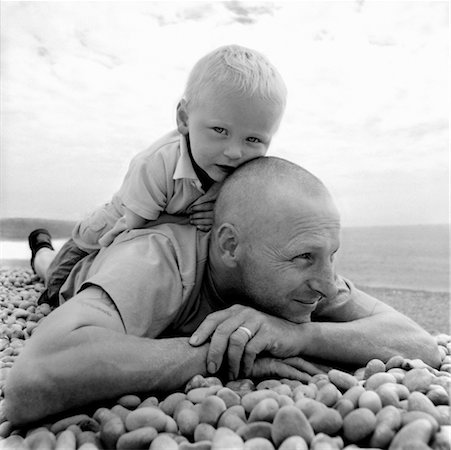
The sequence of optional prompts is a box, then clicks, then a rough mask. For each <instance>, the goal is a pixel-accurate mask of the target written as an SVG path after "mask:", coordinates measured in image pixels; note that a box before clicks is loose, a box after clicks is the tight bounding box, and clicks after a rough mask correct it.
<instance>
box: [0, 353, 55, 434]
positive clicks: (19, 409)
mask: <svg viewBox="0 0 451 450" xmlns="http://www.w3.org/2000/svg"><path fill="white" fill-rule="evenodd" d="M17 362H18V363H19V364H15V365H14V367H13V368H12V369H11V370H10V372H9V375H8V378H7V379H6V384H5V391H4V394H5V400H4V407H5V414H6V418H7V419H8V420H9V421H10V422H11V423H12V424H13V425H14V426H20V425H23V424H26V423H30V422H33V421H36V420H39V419H41V418H43V417H45V415H46V413H45V392H46V391H48V388H47V387H46V386H45V385H44V383H43V381H45V374H44V373H42V371H41V370H39V368H38V366H33V367H31V366H30V365H29V364H27V366H29V367H27V368H25V367H24V366H23V364H21V361H19V360H18V361H17ZM40 380H41V381H40Z"/></svg>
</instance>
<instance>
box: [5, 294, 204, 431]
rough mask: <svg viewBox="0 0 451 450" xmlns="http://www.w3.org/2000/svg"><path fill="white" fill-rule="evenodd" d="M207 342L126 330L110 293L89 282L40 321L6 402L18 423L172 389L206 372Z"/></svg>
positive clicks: (9, 385)
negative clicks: (193, 343) (192, 342)
mask: <svg viewBox="0 0 451 450" xmlns="http://www.w3.org/2000/svg"><path fill="white" fill-rule="evenodd" d="M206 354H207V346H202V347H198V348H193V347H191V346H190V345H189V344H188V343H187V340H186V339H184V338H176V339H161V340H156V339H147V338H139V337H136V336H131V335H126V334H125V331H124V327H123V324H122V320H121V318H120V315H119V313H118V311H117V309H116V307H115V305H114V303H113V302H112V301H111V300H110V298H109V297H108V296H107V295H106V294H105V293H104V292H103V291H102V290H101V289H100V288H97V287H89V288H87V289H85V290H84V291H82V292H81V293H79V294H77V295H76V296H75V297H74V298H73V299H71V300H69V301H68V302H66V303H65V304H63V305H62V306H60V307H59V308H57V309H56V310H55V311H53V312H52V313H51V314H50V315H49V316H48V317H47V318H46V319H45V320H44V321H43V323H42V324H41V325H40V326H39V328H38V329H37V330H36V333H35V334H34V335H33V337H32V338H31V339H30V340H29V341H28V342H27V345H26V346H25V347H24V350H23V351H22V353H21V355H20V357H19V358H18V359H17V361H16V362H15V364H14V366H13V368H12V369H11V372H10V375H9V378H8V379H7V383H6V387H5V408H6V415H7V417H8V420H10V421H11V422H12V423H13V424H14V425H20V424H23V423H27V422H31V421H35V420H38V419H41V418H44V417H46V416H48V415H51V414H54V413H57V412H60V411H63V410H67V409H70V408H73V407H78V406H82V405H85V404H88V403H91V402H93V401H97V400H102V399H111V398H115V397H118V396H120V395H122V394H126V393H130V392H146V391H152V390H171V389H176V388H179V387H181V386H183V385H184V384H185V383H186V382H187V381H188V380H189V379H190V378H191V377H192V376H194V375H195V374H198V373H200V374H206V368H205V367H206V366H205V360H206Z"/></svg>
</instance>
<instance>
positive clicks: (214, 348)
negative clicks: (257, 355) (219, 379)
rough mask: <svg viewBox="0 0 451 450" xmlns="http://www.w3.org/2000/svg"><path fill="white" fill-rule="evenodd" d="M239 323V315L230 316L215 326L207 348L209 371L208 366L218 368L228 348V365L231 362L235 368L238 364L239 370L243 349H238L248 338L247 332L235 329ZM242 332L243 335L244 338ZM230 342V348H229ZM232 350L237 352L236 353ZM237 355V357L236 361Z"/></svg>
mask: <svg viewBox="0 0 451 450" xmlns="http://www.w3.org/2000/svg"><path fill="white" fill-rule="evenodd" d="M240 323H241V319H240V317H239V316H232V317H230V318H229V319H228V320H226V321H224V322H223V323H221V325H219V326H218V327H217V328H216V331H215V332H214V334H213V336H212V338H211V342H210V348H209V349H208V355H207V368H208V370H209V372H211V370H210V367H211V368H213V367H214V368H215V369H216V370H218V369H219V367H220V366H221V364H222V360H223V358H224V354H225V353H226V351H228V350H229V351H228V354H229V355H230V356H231V358H232V359H230V360H229V366H230V363H231V362H232V365H233V368H234V370H236V367H237V366H238V371H239V369H240V362H241V355H242V354H243V349H240V347H241V346H243V348H244V345H246V343H247V341H248V340H249V337H248V336H247V334H245V333H243V332H242V331H241V330H239V331H237V329H238V327H239V326H240ZM243 334H244V335H245V337H244V339H243ZM231 338H232V340H231ZM231 344H232V349H230V348H229V347H230V345H231ZM234 352H237V354H235V353H234ZM238 355H239V359H238V361H236V359H237V358H238ZM216 370H215V372H216Z"/></svg>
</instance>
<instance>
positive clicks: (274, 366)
mask: <svg viewBox="0 0 451 450" xmlns="http://www.w3.org/2000/svg"><path fill="white" fill-rule="evenodd" d="M319 373H325V372H324V371H322V370H321V369H319V368H318V367H316V366H315V365H313V364H312V363H309V362H308V361H306V360H305V359H302V358H299V357H293V358H286V359H278V358H269V357H266V358H257V359H256V360H255V362H254V365H253V366H252V370H251V374H250V375H251V377H255V378H265V377H276V378H289V379H290V380H299V381H302V382H304V383H308V382H309V381H310V380H311V378H312V376H313V375H316V374H319Z"/></svg>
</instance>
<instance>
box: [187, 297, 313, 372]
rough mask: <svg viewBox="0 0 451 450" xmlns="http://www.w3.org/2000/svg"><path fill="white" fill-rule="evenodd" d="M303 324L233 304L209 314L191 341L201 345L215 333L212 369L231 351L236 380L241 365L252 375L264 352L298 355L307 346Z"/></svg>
mask: <svg viewBox="0 0 451 450" xmlns="http://www.w3.org/2000/svg"><path fill="white" fill-rule="evenodd" d="M301 327H302V325H299V324H294V323H292V322H289V321H287V320H284V319H280V318H278V317H273V316H270V315H268V314H265V313H263V312H260V311H257V310H255V309H253V308H249V307H246V306H242V305H233V306H231V307H230V308H227V309H225V310H222V311H217V312H215V313H212V314H210V315H208V316H207V317H206V319H205V320H204V321H203V322H202V323H201V324H200V326H199V328H198V329H197V330H196V331H195V332H194V334H193V335H192V336H191V338H190V340H189V343H190V344H191V345H194V346H197V345H201V344H203V343H205V342H206V341H207V340H208V338H209V337H210V336H211V343H210V348H209V351H208V355H207V368H208V371H209V372H210V373H215V372H216V371H217V370H218V369H219V367H220V366H221V364H222V361H223V358H224V355H225V354H226V352H227V358H228V364H229V376H230V378H232V379H234V378H237V377H238V375H239V373H240V368H241V369H242V372H243V374H244V376H249V375H250V374H251V373H252V369H253V366H254V362H255V359H256V357H257V355H258V354H260V353H261V352H264V351H266V352H268V353H270V354H271V355H272V356H275V357H277V358H287V357H290V356H298V355H299V354H300V353H301V351H302V348H303V345H305V342H301V339H300V330H301ZM249 332H250V333H249Z"/></svg>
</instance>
